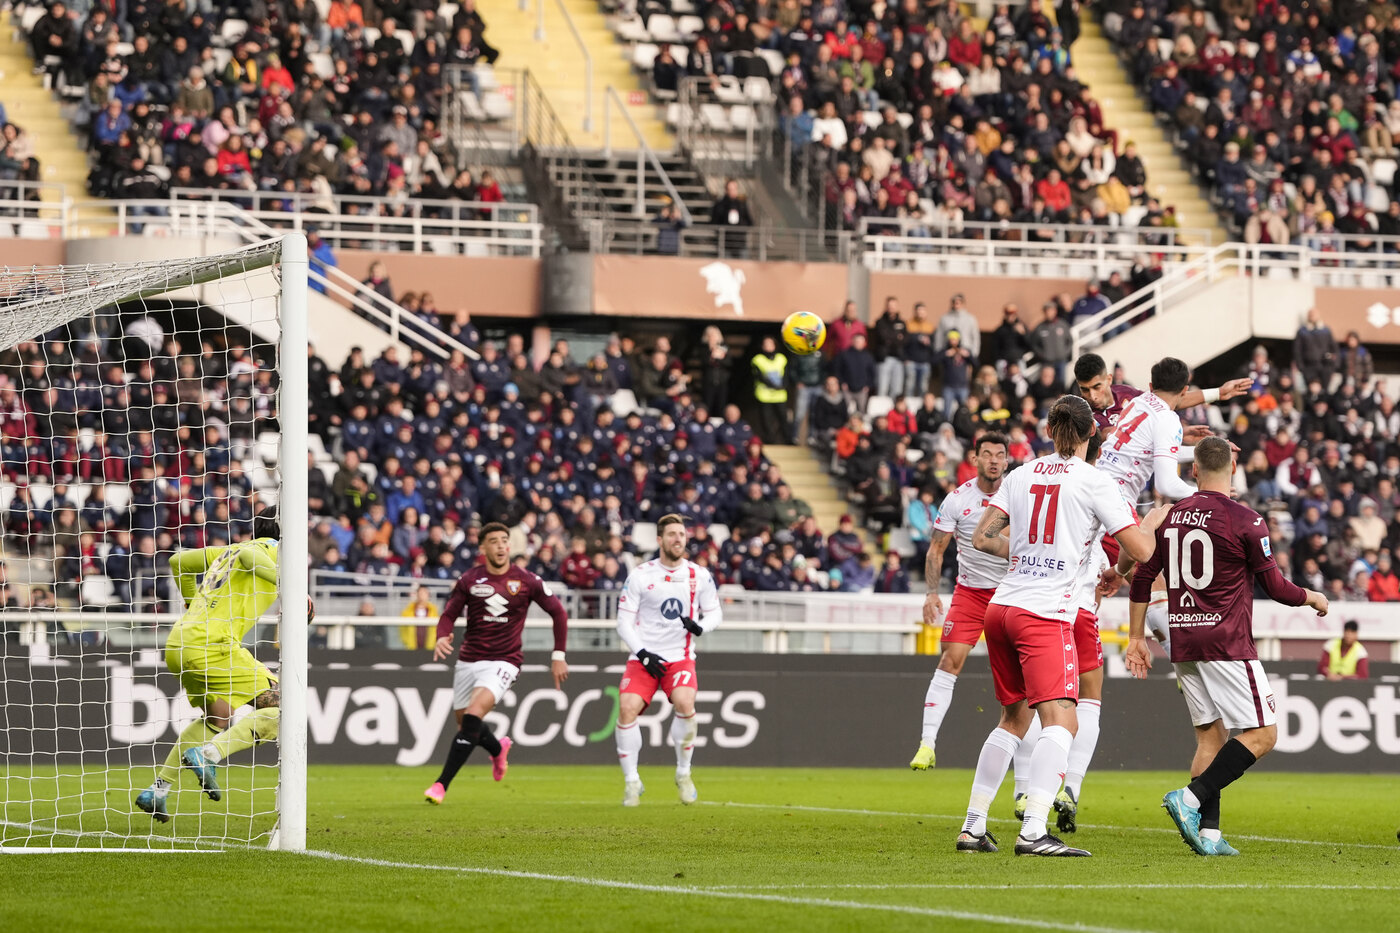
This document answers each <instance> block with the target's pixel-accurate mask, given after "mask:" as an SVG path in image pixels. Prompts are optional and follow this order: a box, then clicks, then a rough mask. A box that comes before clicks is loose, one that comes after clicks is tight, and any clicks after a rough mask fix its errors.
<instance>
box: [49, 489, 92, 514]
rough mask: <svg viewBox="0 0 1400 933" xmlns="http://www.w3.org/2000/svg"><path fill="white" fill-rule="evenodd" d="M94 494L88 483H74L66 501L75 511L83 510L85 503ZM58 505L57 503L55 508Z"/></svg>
mask: <svg viewBox="0 0 1400 933" xmlns="http://www.w3.org/2000/svg"><path fill="white" fill-rule="evenodd" d="M91 492H92V487H91V486H89V485H88V484H87V483H73V484H72V485H70V486H69V487H68V497H67V499H66V501H67V502H68V504H69V505H71V506H73V508H75V509H81V508H82V507H83V503H85V502H87V500H88V495H89V494H90V493H91ZM56 505H57V503H55V506H56Z"/></svg>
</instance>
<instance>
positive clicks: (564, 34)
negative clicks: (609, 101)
mask: <svg viewBox="0 0 1400 933" xmlns="http://www.w3.org/2000/svg"><path fill="white" fill-rule="evenodd" d="M559 2H562V4H563V7H564V8H565V9H566V10H568V13H569V17H570V18H572V20H573V23H574V25H575V26H576V27H577V28H578V31H579V36H580V37H581V38H582V40H583V42H584V43H585V44H586V45H587V47H588V53H589V55H590V56H592V60H593V128H592V130H591V131H585V130H584V128H583V118H584V115H585V110H586V104H587V95H586V94H585V91H584V88H585V86H586V84H585V81H584V58H583V53H582V52H581V51H580V50H579V46H578V43H577V42H576V41H575V40H574V36H573V33H572V32H571V31H570V29H569V24H568V22H567V21H566V20H565V18H564V16H563V15H561V14H560V12H559ZM536 3H538V4H542V5H543V7H544V30H545V38H544V40H543V41H536V40H535V28H536V22H537V21H536ZM536 3H531V4H526V7H527V8H526V9H522V7H521V5H520V4H519V3H518V2H517V0H481V2H479V3H478V4H477V10H478V11H479V12H480V13H481V16H482V18H483V19H484V20H485V21H486V41H487V42H489V43H490V44H491V45H492V46H493V47H495V48H496V49H498V50H500V53H501V57H500V59H499V60H497V62H496V67H497V69H525V68H528V69H529V70H530V73H531V75H533V76H534V78H535V80H536V81H538V82H539V84H540V87H541V88H542V89H543V90H544V94H545V97H547V98H548V100H549V103H550V105H551V106H552V107H553V108H554V112H555V113H557V114H558V115H559V116H560V119H562V120H563V121H564V123H565V124H566V128H567V129H568V132H569V135H570V137H571V138H572V140H573V143H574V145H575V146H577V147H578V148H579V149H582V150H585V151H587V150H591V149H601V148H602V147H603V137H604V134H603V110H604V99H605V97H606V91H607V89H608V88H609V87H613V88H616V89H617V93H618V94H619V95H620V96H621V97H622V99H623V100H624V101H625V102H626V104H627V110H628V112H629V113H630V114H631V116H632V119H633V121H634V122H635V123H636V124H637V128H638V129H639V130H640V131H641V134H642V136H643V138H644V139H645V140H646V143H647V145H648V146H650V147H651V148H652V149H654V150H656V151H657V152H670V151H671V150H672V148H673V147H674V146H675V139H674V137H672V135H671V133H670V132H669V131H668V130H667V129H666V126H665V123H664V122H663V121H662V120H661V119H660V116H659V114H658V113H657V109H656V106H655V105H654V104H652V103H651V101H650V100H649V98H648V96H647V94H646V92H645V91H643V90H642V86H641V84H640V83H639V82H638V81H637V77H636V75H635V74H634V73H633V71H632V65H631V62H629V61H628V60H627V57H626V55H624V51H625V50H624V48H623V46H622V45H621V44H620V43H619V42H618V41H617V37H616V35H614V34H613V31H612V30H611V29H609V28H608V24H607V20H606V18H605V17H604V14H603V10H602V8H601V7H600V6H599V5H598V3H597V0H558V2H555V0H536ZM502 83H503V84H504V83H507V82H506V81H505V80H503V81H502ZM610 122H611V130H612V134H611V139H612V144H613V145H614V146H615V147H617V148H618V149H621V150H624V151H626V150H635V149H636V148H637V144H636V136H635V135H634V134H633V133H632V130H631V128H630V127H629V126H628V124H627V120H626V118H625V117H623V116H622V114H620V113H618V112H617V108H616V107H614V108H613V111H612V118H611V121H610Z"/></svg>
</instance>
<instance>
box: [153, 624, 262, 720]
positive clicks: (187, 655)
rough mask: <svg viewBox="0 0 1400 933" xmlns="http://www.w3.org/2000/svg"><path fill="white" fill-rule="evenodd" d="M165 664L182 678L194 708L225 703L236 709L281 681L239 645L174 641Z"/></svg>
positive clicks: (167, 653)
mask: <svg viewBox="0 0 1400 933" xmlns="http://www.w3.org/2000/svg"><path fill="white" fill-rule="evenodd" d="M165 665H166V667H168V668H169V669H170V672H171V673H172V674H175V675H177V676H178V677H179V678H180V685H181V686H182V687H184V688H185V695H186V696H187V697H188V698H189V701H190V704H191V705H192V706H197V707H199V708H201V709H207V708H208V706H209V704H210V703H212V702H213V701H215V700H224V701H226V702H227V703H228V704H229V706H231V707H233V708H234V709H238V707H240V706H243V705H244V704H245V703H251V702H252V701H253V699H254V698H255V697H257V696H258V695H260V694H262V693H264V692H265V691H267V690H268V689H269V688H271V687H272V685H273V684H275V683H276V682H277V680H276V678H274V677H273V676H272V673H271V672H270V671H269V670H268V669H267V667H266V666H265V665H264V664H263V663H262V662H261V661H259V660H258V659H257V658H255V657H253V654H252V652H250V651H249V650H248V649H247V648H244V647H243V646H242V645H236V644H205V643H197V644H187V643H184V642H181V641H176V640H175V639H171V641H170V642H169V644H167V645H166V646H165Z"/></svg>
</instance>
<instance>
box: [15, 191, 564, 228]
mask: <svg viewBox="0 0 1400 933" xmlns="http://www.w3.org/2000/svg"><path fill="white" fill-rule="evenodd" d="M0 185H2V183H0ZM170 200H172V201H226V202H228V203H230V204H233V205H235V206H237V207H240V208H243V209H244V210H247V211H252V212H254V213H257V214H269V215H272V214H297V213H307V214H343V215H353V216H355V217H356V218H364V219H365V220H366V221H368V220H369V219H371V218H386V219H390V220H408V219H411V218H425V219H428V220H440V221H444V222H448V221H454V220H455V221H463V222H465V221H472V222H478V221H486V222H488V223H493V224H497V223H500V224H506V223H509V224H520V223H539V219H540V216H539V214H540V209H539V208H538V207H537V206H536V205H534V204H530V203H526V202H519V201H459V200H456V199H453V198H405V199H402V200H399V199H395V198H384V197H362V196H360V195H346V194H336V195H328V196H327V195H318V194H316V193H314V192H308V191H296V192H279V191H223V190H210V189H208V188H171V189H170Z"/></svg>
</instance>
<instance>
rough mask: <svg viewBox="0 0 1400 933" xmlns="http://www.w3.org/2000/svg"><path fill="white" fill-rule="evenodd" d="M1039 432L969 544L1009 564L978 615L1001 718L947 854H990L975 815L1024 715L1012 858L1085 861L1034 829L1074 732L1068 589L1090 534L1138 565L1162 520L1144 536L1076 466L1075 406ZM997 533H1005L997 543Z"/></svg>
mask: <svg viewBox="0 0 1400 933" xmlns="http://www.w3.org/2000/svg"><path fill="white" fill-rule="evenodd" d="M1047 426H1048V429H1049V432H1050V436H1051V438H1052V439H1053V440H1054V442H1055V453H1053V454H1050V455H1048V456H1045V457H1041V458H1039V459H1037V460H1035V461H1033V462H1031V463H1029V464H1027V465H1026V466H1024V467H1022V468H1021V469H1019V470H1016V471H1015V472H1013V473H1011V474H1010V475H1009V476H1008V477H1007V478H1006V479H1005V480H1004V481H1003V482H1002V484H1001V488H1000V489H999V490H997V493H996V495H995V496H993V497H992V501H991V505H990V507H989V508H988V509H987V512H986V514H985V515H983V516H982V521H981V522H980V523H979V525H978V528H977V531H976V537H975V539H974V540H975V543H976V546H977V548H978V550H981V551H985V552H987V553H990V554H996V555H1000V556H1002V557H1004V558H1009V560H1010V562H1011V566H1010V569H1009V570H1008V572H1007V574H1006V577H1005V579H1003V580H1002V582H1001V584H1000V585H998V586H997V589H996V593H995V594H994V595H993V596H992V600H991V603H990V604H989V606H988V607H987V616H986V637H987V653H988V656H989V658H990V660H991V666H992V684H993V687H994V689H995V691H996V695H997V702H998V703H1000V704H1001V706H1002V715H1001V722H1000V724H999V725H998V726H997V728H996V729H994V730H993V731H992V733H991V735H989V736H988V737H987V741H986V743H985V744H984V745H983V746H982V754H981V756H980V757H979V758H978V761H977V771H976V774H975V776H974V778H973V785H972V794H971V796H970V798H969V801H968V809H967V821H966V823H964V825H963V830H962V833H961V834H960V835H959V836H958V842H957V848H958V850H959V851H972V852H995V851H996V840H995V839H994V838H992V837H991V835H990V834H989V833H988V832H987V810H988V809H989V808H990V806H991V802H992V798H993V797H994V796H995V794H996V789H997V788H998V787H999V786H1000V785H1001V781H1002V778H1003V777H1004V776H1005V775H1006V768H1007V765H1009V764H1010V762H1011V758H1012V756H1013V755H1014V754H1015V752H1016V749H1017V747H1018V746H1019V745H1020V743H1021V738H1022V736H1024V735H1025V734H1026V729H1027V727H1028V726H1029V725H1030V720H1031V716H1032V713H1031V710H1032V709H1033V710H1035V714H1036V715H1038V717H1039V719H1040V723H1041V733H1040V739H1039V740H1038V741H1037V742H1036V745H1035V750H1034V752H1033V753H1032V755H1031V766H1030V768H1031V781H1030V787H1029V789H1028V792H1027V800H1026V817H1025V821H1024V823H1023V824H1022V826H1021V831H1020V834H1019V835H1018V837H1017V839H1016V849H1015V851H1016V854H1017V855H1044V856H1087V855H1088V854H1089V853H1088V852H1085V851H1084V850H1082V849H1074V848H1070V847H1069V846H1067V845H1065V844H1064V842H1062V841H1061V840H1059V839H1058V838H1056V837H1055V836H1052V835H1050V833H1049V832H1048V830H1047V828H1046V818H1047V817H1048V815H1049V813H1050V807H1051V805H1052V804H1053V802H1054V799H1055V792H1056V791H1057V790H1058V789H1059V786H1060V780H1061V777H1062V776H1063V775H1064V773H1065V766H1066V761H1067V759H1068V755H1069V750H1070V745H1071V743H1072V742H1073V739H1074V733H1075V731H1076V729H1077V728H1078V721H1077V719H1076V716H1075V703H1076V701H1077V700H1078V698H1079V661H1078V656H1077V653H1076V651H1075V646H1074V621H1075V618H1076V616H1077V615H1078V611H1079V593H1078V590H1077V586H1076V583H1077V581H1078V578H1079V575H1080V571H1081V568H1082V564H1083V562H1084V561H1085V560H1086V559H1087V558H1088V553H1089V550H1088V546H1089V544H1090V543H1092V541H1093V540H1094V538H1095V536H1096V533H1098V532H1099V531H1100V529H1099V527H1098V526H1100V525H1101V526H1103V529H1105V530H1107V531H1108V533H1109V534H1112V535H1114V536H1115V537H1116V538H1117V539H1118V541H1119V543H1120V544H1121V545H1122V547H1123V549H1124V550H1125V551H1127V552H1128V553H1129V554H1132V555H1135V556H1137V557H1142V558H1146V557H1150V556H1151V554H1152V546H1153V545H1152V538H1151V537H1150V530H1151V529H1153V528H1155V527H1156V522H1159V521H1161V519H1162V517H1163V515H1165V512H1166V510H1165V508H1162V509H1156V510H1154V511H1153V512H1151V513H1150V514H1149V515H1148V517H1147V519H1146V520H1145V522H1144V528H1139V527H1138V523H1137V512H1136V511H1135V510H1133V509H1132V508H1130V507H1129V506H1128V505H1126V504H1125V503H1124V502H1123V501H1122V499H1121V498H1119V497H1118V496H1117V495H1116V494H1115V490H1114V487H1113V484H1112V481H1111V480H1110V479H1109V478H1108V476H1107V475H1106V474H1104V473H1102V472H1100V471H1099V470H1096V469H1094V468H1093V467H1091V466H1090V465H1089V464H1087V463H1085V462H1084V459H1083V457H1084V453H1085V451H1086V450H1087V448H1088V446H1089V439H1090V437H1092V436H1093V434H1094V430H1095V428H1094V418H1093V414H1092V412H1091V411H1090V409H1089V404H1088V402H1086V401H1084V399H1082V398H1079V397H1077V396H1068V395H1066V396H1062V397H1061V398H1060V399H1058V400H1057V401H1056V402H1055V404H1054V405H1052V406H1051V408H1050V414H1049V417H1048V419H1047ZM1144 529H1146V530H1144ZM1004 531H1009V535H1008V536H1003V532H1004Z"/></svg>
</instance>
